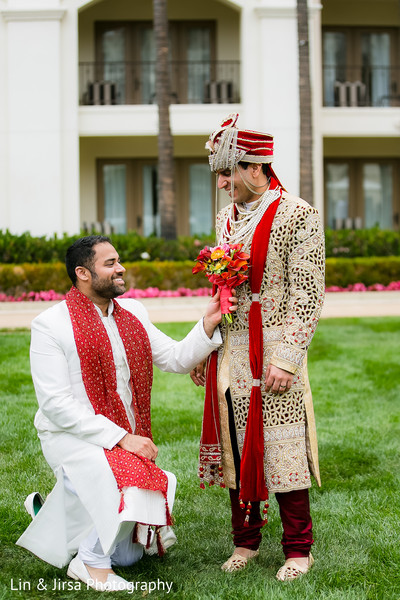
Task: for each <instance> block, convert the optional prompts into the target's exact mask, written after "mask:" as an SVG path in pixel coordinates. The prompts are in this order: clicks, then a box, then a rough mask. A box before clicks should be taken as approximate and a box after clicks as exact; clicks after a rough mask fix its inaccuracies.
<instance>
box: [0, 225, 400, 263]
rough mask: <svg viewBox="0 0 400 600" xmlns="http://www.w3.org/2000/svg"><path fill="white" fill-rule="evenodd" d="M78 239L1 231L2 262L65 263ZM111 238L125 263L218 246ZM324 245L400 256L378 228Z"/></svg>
mask: <svg viewBox="0 0 400 600" xmlns="http://www.w3.org/2000/svg"><path fill="white" fill-rule="evenodd" d="M82 235H85V234H84V233H82ZM77 237H78V236H77V235H75V236H67V235H64V236H62V237H57V236H56V235H55V236H54V237H52V238H49V239H47V238H46V237H32V236H31V235H30V234H29V233H24V234H22V235H19V236H17V235H14V234H11V233H10V232H9V231H3V232H2V231H0V263H3V264H20V263H25V262H30V263H49V262H54V263H56V262H64V258H65V252H66V250H67V248H68V246H70V245H71V244H72V242H73V241H75V240H76V239H77ZM111 237H112V241H113V244H114V245H115V247H116V248H117V249H118V252H119V255H120V257H121V260H122V261H123V262H124V263H128V262H136V261H140V260H142V258H143V256H142V255H143V254H144V253H147V254H148V255H149V257H150V260H152V261H154V260H160V261H170V260H173V261H182V260H194V259H195V258H196V256H197V255H198V253H199V250H200V249H201V248H203V247H204V246H206V245H213V244H214V243H215V238H214V235H213V234H210V235H208V236H207V235H202V236H197V237H196V236H192V237H184V236H181V237H179V238H178V239H177V240H174V241H166V240H164V239H162V238H158V237H155V236H150V237H142V236H140V235H138V234H137V233H136V232H130V233H129V234H126V235H122V234H116V235H112V236H111ZM325 244H326V255H327V257H337V258H339V257H344V258H355V257H357V256H400V233H399V232H398V231H388V230H381V229H379V228H373V229H359V230H349V229H342V230H337V231H336V230H331V229H327V230H326V232H325Z"/></svg>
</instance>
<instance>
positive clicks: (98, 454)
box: [17, 299, 222, 567]
mask: <svg viewBox="0 0 400 600" xmlns="http://www.w3.org/2000/svg"><path fill="white" fill-rule="evenodd" d="M118 302H119V303H120V305H121V306H122V307H123V308H125V309H126V310H129V311H130V312H131V313H132V314H134V315H135V316H136V317H137V318H138V319H139V320H140V322H141V323H142V325H143V326H144V328H145V329H146V331H147V334H148V336H149V339H150V344H151V349H152V354H153V362H154V364H155V365H156V366H157V367H158V368H160V369H161V370H163V371H169V372H174V373H188V372H189V371H190V370H191V369H192V368H194V367H195V366H196V365H197V364H198V363H199V362H201V361H202V360H203V359H204V358H205V357H206V356H208V354H209V353H210V352H212V351H213V350H214V349H215V348H217V347H218V346H219V345H220V344H221V341H222V340H221V337H220V334H219V332H218V331H216V332H215V333H214V336H213V338H212V339H209V338H208V336H207V335H206V333H205V332H204V328H203V324H202V321H199V323H197V325H196V326H195V327H194V328H193V329H192V330H191V331H190V332H189V334H188V335H187V336H186V338H185V339H184V340H182V341H180V342H176V341H175V340H172V339H171V338H169V337H168V336H166V335H165V334H163V333H162V332H161V331H160V330H159V329H157V328H156V327H155V326H154V325H152V323H151V322H150V320H149V317H148V314H147V311H146V309H145V308H144V306H143V305H142V304H140V302H138V301H136V300H131V299H120V300H118ZM108 318H109V319H110V322H109V323H108V324H106V330H107V333H108V335H109V337H110V341H111V344H112V346H113V353H114V356H116V354H117V365H116V367H117V378H118V386H119V389H118V391H119V392H120V393H121V398H122V400H123V402H124V405H125V407H126V408H127V410H128V411H129V412H130V415H129V418H130V421H131V423H133V425H134V415H133V413H132V411H131V410H130V404H131V396H130V389H129V379H127V378H126V368H127V363H126V356H125V353H124V352H123V353H122V354H121V348H119V350H118V345H119V341H118V339H119V336H118V334H117V337H116V338H115V328H114V323H115V322H114V318H113V317H112V316H110V317H108ZM121 356H122V357H123V361H124V362H125V363H126V364H122V363H121ZM31 369H32V378H33V382H34V385H35V390H36V395H37V399H38V403H39V410H38V412H37V413H36V416H35V427H36V429H37V431H38V435H39V438H40V441H41V444H42V449H43V454H44V456H45V458H46V460H47V462H48V463H49V465H50V466H51V468H52V469H53V471H54V473H55V475H56V477H57V483H56V485H55V487H54V488H53V490H52V492H51V493H50V494H49V496H48V498H47V499H46V502H45V504H44V506H43V508H42V509H41V510H40V511H39V513H38V515H37V516H36V517H35V519H34V520H33V521H32V523H31V524H30V526H29V527H28V528H27V529H26V531H25V532H24V533H23V535H22V536H21V537H20V538H19V540H18V541H17V544H18V545H20V546H22V547H24V548H27V549H28V550H30V551H31V552H33V553H34V554H36V555H37V556H39V557H40V558H42V559H43V560H45V561H46V562H49V563H50V564H53V565H54V566H57V567H62V566H64V565H66V564H67V563H68V562H69V561H70V559H71V558H72V556H73V555H74V554H75V553H76V551H77V549H78V546H79V542H80V541H81V539H83V538H84V537H85V536H86V535H87V534H88V532H89V531H90V530H91V529H92V528H93V527H95V528H96V530H97V532H98V535H99V539H100V542H101V545H102V547H103V550H104V553H105V554H110V553H111V552H112V551H113V549H114V548H115V544H116V542H118V541H119V540H120V539H122V538H123V537H125V535H126V526H124V525H123V524H124V523H126V522H132V521H140V522H148V523H151V522H152V521H151V520H148V519H154V518H155V517H156V518H157V519H159V520H160V519H161V520H160V521H157V524H160V525H162V524H165V509H164V499H163V497H162V494H161V492H155V493H154V494H153V497H154V501H151V502H150V503H149V502H147V497H146V500H145V502H143V490H137V489H136V488H129V490H128V491H129V494H127V498H126V500H127V502H126V508H125V509H124V510H123V511H122V512H121V513H119V512H118V508H119V503H120V493H119V491H118V488H117V485H116V481H115V478H114V475H113V473H112V471H111V468H110V466H109V464H108V461H107V459H106V457H105V453H104V450H103V449H104V448H108V449H111V448H113V447H114V446H115V445H116V444H117V443H118V441H119V440H120V439H122V437H123V436H124V435H125V434H126V431H125V430H124V429H122V428H121V427H119V426H118V425H115V423H113V422H112V421H110V420H109V419H107V418H106V417H104V416H103V415H95V413H94V410H93V407H92V405H91V403H90V401H89V398H88V397H87V394H86V391H85V387H84V384H83V381H82V373H81V366H80V360H79V356H78V353H77V349H76V344H75V340H74V335H73V329H72V324H71V319H70V316H69V312H68V308H67V306H66V303H65V301H64V302H61V303H59V304H57V305H55V306H53V307H52V308H50V309H48V310H46V311H44V312H43V313H42V314H41V315H39V316H38V317H37V318H36V319H34V321H33V322H32V340H31ZM118 370H119V373H118ZM124 373H125V374H124ZM129 412H128V414H129ZM63 472H65V473H66V475H67V476H68V478H69V480H70V481H71V483H72V486H73V488H74V489H75V491H76V493H77V495H75V494H72V493H71V492H70V491H69V490H68V489H67V488H66V487H65V486H64V476H63ZM172 492H173V490H170V493H171V494H172ZM157 494H158V495H159V498H158V499H157Z"/></svg>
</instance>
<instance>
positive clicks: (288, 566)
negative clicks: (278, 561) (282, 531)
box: [276, 552, 314, 581]
mask: <svg viewBox="0 0 400 600" xmlns="http://www.w3.org/2000/svg"><path fill="white" fill-rule="evenodd" d="M313 564H314V558H313V555H312V554H311V552H310V554H309V556H308V565H307V566H305V567H301V566H300V565H299V564H298V563H297V562H296V559H295V558H288V559H287V561H286V562H285V564H284V565H283V567H281V568H280V569H279V571H278V572H277V574H276V578H277V579H279V581H289V580H291V579H297V578H298V577H301V575H305V574H306V573H307V572H308V571H309V570H310V569H311V567H312V566H313Z"/></svg>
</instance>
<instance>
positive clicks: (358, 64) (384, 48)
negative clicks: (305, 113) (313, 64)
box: [323, 27, 400, 106]
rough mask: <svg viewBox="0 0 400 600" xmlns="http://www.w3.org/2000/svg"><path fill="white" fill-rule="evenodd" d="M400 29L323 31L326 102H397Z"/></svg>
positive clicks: (376, 104)
mask: <svg viewBox="0 0 400 600" xmlns="http://www.w3.org/2000/svg"><path fill="white" fill-rule="evenodd" d="M398 51H399V31H398V29H394V28H393V29H390V28H381V29H367V28H358V27H347V28H332V29H325V30H324V32H323V63H324V77H323V79H324V106H397V105H399V104H400V87H399V83H400V82H399V80H398V79H399V68H398V67H399V60H398V56H399V54H398Z"/></svg>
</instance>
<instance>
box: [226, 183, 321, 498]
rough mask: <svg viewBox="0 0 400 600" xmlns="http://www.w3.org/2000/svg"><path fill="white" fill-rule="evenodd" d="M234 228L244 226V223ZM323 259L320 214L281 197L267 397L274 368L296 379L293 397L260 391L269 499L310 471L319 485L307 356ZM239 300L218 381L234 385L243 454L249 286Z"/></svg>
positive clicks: (270, 291) (272, 259) (267, 312)
mask: <svg viewBox="0 0 400 600" xmlns="http://www.w3.org/2000/svg"><path fill="white" fill-rule="evenodd" d="M256 205H257V203H256V204H255V205H253V207H254V206H256ZM229 211H230V207H227V208H226V209H224V210H222V211H221V212H220V213H219V215H218V217H217V234H219V232H220V231H221V229H222V224H223V223H224V220H225V219H226V218H227V216H228V214H229ZM237 226H238V227H240V223H238V224H237ZM250 247H251V239H248V240H245V245H244V248H243V250H244V251H246V252H248V251H249V250H250ZM324 259H325V257H324V234H323V230H322V226H321V223H320V219H319V216H318V213H317V211H316V210H315V209H314V208H313V207H311V206H310V205H309V204H308V203H307V202H305V201H304V200H301V199H300V198H296V197H293V196H290V195H288V194H286V193H284V194H283V197H282V200H281V202H280V205H279V207H278V210H277V213H276V216H275V219H274V222H273V224H272V229H271V237H270V243H269V248H268V256H267V264H266V268H265V270H264V275H263V281H262V285H261V290H260V302H261V312H262V319H263V339H264V366H263V378H262V383H261V386H262V390H263V385H264V382H265V372H266V368H267V365H268V364H269V363H270V362H271V364H273V365H275V366H278V367H280V368H283V369H285V370H287V371H290V372H291V373H294V380H293V385H292V387H291V389H290V390H289V391H288V392H285V393H284V394H280V395H275V394H268V393H266V392H265V391H263V421H264V448H265V452H264V466H265V476H266V483H267V487H268V489H269V490H270V491H271V492H287V491H290V490H295V489H304V488H308V487H310V485H311V482H310V472H309V466H310V469H311V471H312V473H313V475H314V476H315V478H316V481H317V483H318V484H320V479H319V471H318V454H317V442H316V432H315V421H314V416H313V411H312V400H311V390H310V387H309V383H308V375H307V367H306V352H307V348H308V345H309V343H310V341H311V339H312V336H313V334H314V331H315V328H316V325H317V322H318V318H319V316H320V312H321V309H322V302H323V297H324ZM237 295H238V299H239V308H238V310H237V312H236V314H235V317H234V321H233V323H232V325H230V326H229V339H227V340H226V341H225V352H224V357H225V359H224V360H223V361H222V362H220V365H219V373H218V378H219V379H220V378H221V377H222V378H223V379H224V381H225V385H226V381H227V379H226V378H227V377H228V378H229V387H230V393H231V398H232V404H233V412H234V419H235V426H236V434H237V441H238V447H239V452H240V453H241V451H242V448H243V442H244V435H245V429H246V423H247V415H248V410H249V402H250V394H251V385H252V376H251V369H250V365H249V331H248V327H249V324H248V315H249V310H250V304H251V293H250V286H249V284H248V282H246V283H245V284H243V285H242V286H239V287H238V288H237ZM228 359H229V365H228ZM306 413H307V416H306ZM221 422H222V420H221ZM223 443H224V438H223ZM229 446H230V444H229ZM230 452H231V449H230ZM232 464H233V463H232ZM224 469H225V466H224ZM231 479H232V473H231V472H230V469H229V467H228V466H227V478H226V480H225V484H226V485H227V486H228V487H233V486H232V485H231Z"/></svg>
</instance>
